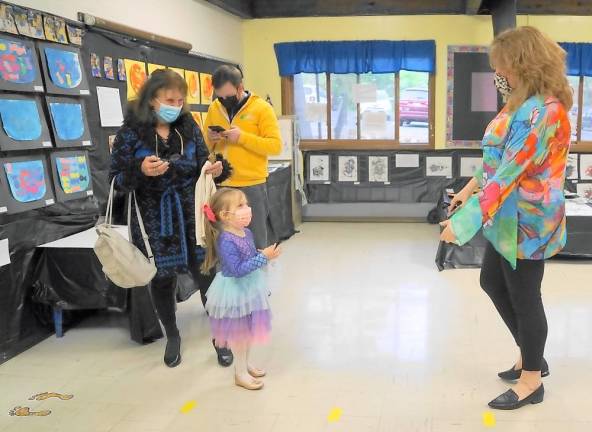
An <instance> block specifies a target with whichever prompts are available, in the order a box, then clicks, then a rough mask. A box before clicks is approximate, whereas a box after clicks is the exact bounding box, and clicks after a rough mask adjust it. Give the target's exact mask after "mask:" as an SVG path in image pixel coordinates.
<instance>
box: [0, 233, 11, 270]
mask: <svg viewBox="0 0 592 432" xmlns="http://www.w3.org/2000/svg"><path fill="white" fill-rule="evenodd" d="M7 264H10V249H9V247H8V239H4V240H0V267H2V266H5V265H7Z"/></svg>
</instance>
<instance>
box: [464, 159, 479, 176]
mask: <svg viewBox="0 0 592 432" xmlns="http://www.w3.org/2000/svg"><path fill="white" fill-rule="evenodd" d="M482 167H483V158H480V157H464V156H461V158H460V176H461V177H473V176H474V175H475V173H476V172H477V171H478V170H479V168H482Z"/></svg>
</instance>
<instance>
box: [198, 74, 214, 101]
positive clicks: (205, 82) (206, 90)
mask: <svg viewBox="0 0 592 432" xmlns="http://www.w3.org/2000/svg"><path fill="white" fill-rule="evenodd" d="M199 83H200V87H201V103H202V104H204V105H209V104H211V103H212V97H213V96H214V85H213V84H212V75H209V74H205V73H200V74H199Z"/></svg>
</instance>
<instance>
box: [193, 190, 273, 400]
mask: <svg viewBox="0 0 592 432" xmlns="http://www.w3.org/2000/svg"><path fill="white" fill-rule="evenodd" d="M203 211H204V213H205V215H206V219H207V222H206V228H205V235H206V251H207V252H206V259H205V261H204V263H203V266H202V272H204V273H208V272H209V271H210V270H211V269H212V268H214V267H215V266H216V264H217V263H218V262H219V263H220V272H219V273H218V274H217V275H216V278H215V279H214V281H213V282H212V285H211V286H210V288H209V289H208V292H207V294H206V295H207V302H206V311H207V312H208V315H209V317H210V325H211V327H212V336H213V337H214V340H215V341H216V342H215V343H216V346H218V347H223V348H230V349H232V351H233V353H234V370H235V375H234V382H235V384H236V385H238V386H240V387H244V388H246V389H248V390H259V389H261V388H262V387H263V382H262V381H261V380H260V379H258V378H262V377H263V376H265V371H263V370H261V369H257V368H255V367H252V366H250V365H249V349H250V347H251V345H253V344H261V343H264V342H266V341H267V339H268V338H269V333H270V330H271V311H270V309H269V303H268V294H269V291H268V289H267V284H266V278H265V274H264V273H263V271H262V270H261V268H262V267H263V266H265V265H267V263H268V262H269V261H271V260H273V259H276V258H277V257H278V256H279V255H280V250H279V249H278V248H277V246H276V245H273V246H270V247H268V248H266V249H263V250H262V251H260V252H258V251H257V249H256V248H255V242H254V239H253V234H252V233H251V231H250V230H249V229H247V226H249V224H250V223H251V208H250V207H249V205H248V203H247V198H246V197H245V194H244V193H243V192H241V191H240V190H237V189H228V188H225V189H220V190H219V191H218V192H216V193H215V194H214V196H212V198H211V199H210V203H209V205H208V204H206V205H204V208H203Z"/></svg>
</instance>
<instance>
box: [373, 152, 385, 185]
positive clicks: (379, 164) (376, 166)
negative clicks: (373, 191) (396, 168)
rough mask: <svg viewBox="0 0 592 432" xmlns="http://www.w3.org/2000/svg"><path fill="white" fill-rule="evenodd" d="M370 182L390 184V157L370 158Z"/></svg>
mask: <svg viewBox="0 0 592 432" xmlns="http://www.w3.org/2000/svg"><path fill="white" fill-rule="evenodd" d="M368 181H369V182H379V183H388V181H389V158H388V156H369V157H368Z"/></svg>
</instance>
